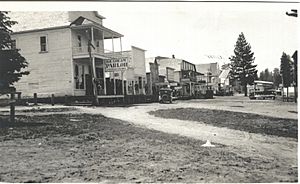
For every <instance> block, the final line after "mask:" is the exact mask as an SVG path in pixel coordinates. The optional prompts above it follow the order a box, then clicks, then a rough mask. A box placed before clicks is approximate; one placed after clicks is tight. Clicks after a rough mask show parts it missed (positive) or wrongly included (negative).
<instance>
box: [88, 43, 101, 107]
mask: <svg viewBox="0 0 300 184" xmlns="http://www.w3.org/2000/svg"><path fill="white" fill-rule="evenodd" d="M91 47H93V49H95V47H94V46H93V44H92V43H91V39H89V41H88V52H89V59H90V65H91V68H92V71H91V73H92V88H93V97H94V98H93V105H99V101H98V92H97V91H98V90H97V86H96V74H95V68H94V67H95V66H94V61H93V58H92V48H91Z"/></svg>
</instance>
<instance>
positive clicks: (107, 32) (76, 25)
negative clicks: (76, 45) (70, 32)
mask: <svg viewBox="0 0 300 184" xmlns="http://www.w3.org/2000/svg"><path fill="white" fill-rule="evenodd" d="M70 27H71V28H72V29H88V28H91V27H93V28H96V29H99V30H101V31H103V33H104V39H111V38H121V37H123V36H124V35H122V34H120V33H118V32H116V31H113V30H111V29H109V28H107V27H104V26H103V25H100V24H98V23H96V22H93V21H91V20H89V19H87V18H84V17H79V18H78V19H77V20H75V21H74V22H72V23H71V26H70Z"/></svg>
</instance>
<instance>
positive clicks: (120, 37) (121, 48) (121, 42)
mask: <svg viewBox="0 0 300 184" xmlns="http://www.w3.org/2000/svg"><path fill="white" fill-rule="evenodd" d="M120 50H121V53H122V38H121V37H120Z"/></svg>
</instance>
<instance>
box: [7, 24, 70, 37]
mask: <svg viewBox="0 0 300 184" xmlns="http://www.w3.org/2000/svg"><path fill="white" fill-rule="evenodd" d="M65 28H70V26H69V25H67V26H56V27H48V28H42V29H31V30H25V31H15V32H12V33H11V34H12V35H14V34H23V33H31V32H40V31H47V30H54V29H65Z"/></svg>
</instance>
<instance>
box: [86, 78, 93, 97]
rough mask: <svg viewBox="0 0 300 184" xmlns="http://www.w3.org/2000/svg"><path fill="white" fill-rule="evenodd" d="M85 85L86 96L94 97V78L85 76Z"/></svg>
mask: <svg viewBox="0 0 300 184" xmlns="http://www.w3.org/2000/svg"><path fill="white" fill-rule="evenodd" d="M85 84H86V88H85V89H86V91H85V94H86V95H87V96H92V95H93V94H94V93H93V83H92V76H91V75H90V74H86V75H85Z"/></svg>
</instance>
